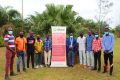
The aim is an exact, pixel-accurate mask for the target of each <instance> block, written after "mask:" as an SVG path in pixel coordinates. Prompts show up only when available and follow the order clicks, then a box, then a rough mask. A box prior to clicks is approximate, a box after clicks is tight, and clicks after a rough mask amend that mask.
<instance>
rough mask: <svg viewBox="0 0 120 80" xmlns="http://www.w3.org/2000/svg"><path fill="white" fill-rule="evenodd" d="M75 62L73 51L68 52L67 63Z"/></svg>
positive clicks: (72, 63)
mask: <svg viewBox="0 0 120 80" xmlns="http://www.w3.org/2000/svg"><path fill="white" fill-rule="evenodd" d="M74 63H75V53H74V52H73V51H69V52H68V65H74Z"/></svg>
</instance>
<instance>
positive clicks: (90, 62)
mask: <svg viewBox="0 0 120 80" xmlns="http://www.w3.org/2000/svg"><path fill="white" fill-rule="evenodd" d="M93 39H94V36H93V35H92V32H89V33H88V36H87V37H86V54H87V66H88V67H89V68H90V69H93V68H94V54H93V51H92V43H93Z"/></svg>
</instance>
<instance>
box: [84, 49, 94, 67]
mask: <svg viewBox="0 0 120 80" xmlns="http://www.w3.org/2000/svg"><path fill="white" fill-rule="evenodd" d="M86 54H87V66H90V67H94V53H93V51H87V52H86Z"/></svg>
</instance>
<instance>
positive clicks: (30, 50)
mask: <svg viewBox="0 0 120 80" xmlns="http://www.w3.org/2000/svg"><path fill="white" fill-rule="evenodd" d="M34 43H35V38H34V34H33V32H30V33H29V37H28V38H27V68H29V63H30V58H31V62H32V68H34V50H35V47H34Z"/></svg>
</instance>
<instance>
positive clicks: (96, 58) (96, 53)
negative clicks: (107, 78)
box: [92, 33, 102, 72]
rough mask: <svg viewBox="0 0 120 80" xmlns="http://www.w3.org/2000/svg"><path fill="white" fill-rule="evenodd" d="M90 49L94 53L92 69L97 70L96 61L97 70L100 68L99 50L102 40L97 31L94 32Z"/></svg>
mask: <svg viewBox="0 0 120 80" xmlns="http://www.w3.org/2000/svg"><path fill="white" fill-rule="evenodd" d="M92 50H93V53H94V69H93V70H97V62H98V72H100V70H101V50H102V41H101V39H100V38H99V35H98V33H96V34H95V38H94V40H93V43H92Z"/></svg>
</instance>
